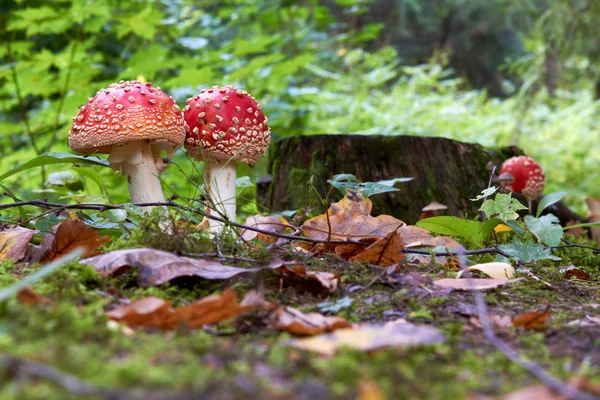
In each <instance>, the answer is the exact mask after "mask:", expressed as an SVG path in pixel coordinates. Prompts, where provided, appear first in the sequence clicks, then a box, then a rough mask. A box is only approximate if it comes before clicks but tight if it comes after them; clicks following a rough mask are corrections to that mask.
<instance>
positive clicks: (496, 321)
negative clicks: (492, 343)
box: [463, 314, 513, 330]
mask: <svg viewBox="0 0 600 400" xmlns="http://www.w3.org/2000/svg"><path fill="white" fill-rule="evenodd" d="M488 321H489V322H490V325H491V326H492V327H493V328H494V330H506V329H507V328H510V327H512V326H513V323H512V320H511V319H510V317H509V316H508V315H503V316H500V315H497V314H489V315H488ZM482 326H483V325H482V324H481V320H480V319H479V318H477V317H471V318H469V324H468V325H465V326H463V329H464V330H473V329H482Z"/></svg>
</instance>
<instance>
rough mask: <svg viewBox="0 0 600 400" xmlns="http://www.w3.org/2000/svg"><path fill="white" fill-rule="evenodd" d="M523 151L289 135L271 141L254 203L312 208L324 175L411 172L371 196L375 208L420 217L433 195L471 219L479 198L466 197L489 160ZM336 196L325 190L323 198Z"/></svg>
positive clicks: (481, 181)
mask: <svg viewBox="0 0 600 400" xmlns="http://www.w3.org/2000/svg"><path fill="white" fill-rule="evenodd" d="M519 154H522V152H521V151H520V150H519V149H518V148H516V147H507V148H502V149H495V150H486V149H484V148H483V147H482V146H480V145H477V144H472V143H463V142H459V141H455V140H450V139H444V138H433V137H420V136H363V135H314V136H297V137H289V138H285V139H282V140H279V141H277V142H274V143H272V144H271V149H270V152H269V167H268V168H269V174H270V178H269V177H266V178H262V179H260V180H259V184H258V188H257V201H258V203H259V204H261V205H263V206H264V207H266V208H267V209H270V210H275V211H283V210H295V209H299V208H306V207H317V206H318V205H319V201H318V196H317V195H316V193H315V191H314V190H312V189H311V188H310V184H309V181H311V178H312V185H313V186H314V188H315V189H316V190H317V191H318V193H319V195H320V196H321V197H322V198H326V196H327V192H328V191H329V189H330V187H331V186H330V185H329V184H328V183H327V180H328V179H331V177H332V176H333V175H335V174H342V173H344V174H353V175H355V176H356V177H357V178H358V180H359V181H361V182H376V181H380V180H384V179H385V180H387V179H392V178H400V177H413V178H414V179H413V180H412V181H410V182H405V183H396V187H398V188H400V191H399V192H392V193H385V194H379V195H376V196H373V197H372V198H371V200H373V214H374V215H379V214H389V215H393V216H395V217H397V218H399V219H401V220H403V221H405V222H407V223H414V222H416V221H417V220H418V219H419V214H420V212H421V208H423V207H424V206H426V205H427V204H429V203H430V202H432V201H437V202H440V203H443V204H445V205H446V206H448V213H447V214H449V215H456V216H461V217H467V218H471V217H475V216H476V215H477V212H478V211H477V210H478V208H479V207H480V206H481V202H480V201H479V202H472V201H470V200H469V199H470V198H474V197H475V196H477V195H478V194H479V193H480V192H481V191H482V190H483V189H485V188H487V186H488V181H489V179H490V171H489V170H488V169H487V165H488V163H489V162H490V161H492V162H493V163H494V164H495V165H497V166H498V167H500V165H501V164H502V162H503V161H504V160H505V159H507V158H509V157H512V156H514V155H519ZM341 197H342V196H341V194H340V193H339V192H338V191H337V190H336V189H333V190H332V191H331V195H330V197H329V202H333V201H337V200H338V199H340V198H341Z"/></svg>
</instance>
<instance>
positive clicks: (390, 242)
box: [350, 231, 406, 267]
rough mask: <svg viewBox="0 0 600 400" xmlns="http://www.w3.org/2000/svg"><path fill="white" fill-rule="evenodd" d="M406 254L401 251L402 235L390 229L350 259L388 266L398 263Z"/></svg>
mask: <svg viewBox="0 0 600 400" xmlns="http://www.w3.org/2000/svg"><path fill="white" fill-rule="evenodd" d="M405 258H406V255H405V254H404V253H403V252H402V236H400V235H399V234H398V231H392V232H390V233H388V234H387V235H385V237H383V238H381V239H379V240H378V241H377V242H375V243H373V244H372V245H371V246H369V247H367V248H366V249H365V251H363V252H362V253H360V254H358V255H356V256H354V257H352V258H351V259H350V261H367V262H369V263H370V264H375V265H381V266H384V267H389V266H390V265H394V264H400V262H402V260H404V259H405Z"/></svg>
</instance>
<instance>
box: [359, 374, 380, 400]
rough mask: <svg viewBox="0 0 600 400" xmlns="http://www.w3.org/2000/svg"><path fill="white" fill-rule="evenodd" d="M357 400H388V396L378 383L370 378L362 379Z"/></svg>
mask: <svg viewBox="0 0 600 400" xmlns="http://www.w3.org/2000/svg"><path fill="white" fill-rule="evenodd" d="M356 400H387V396H386V395H385V393H384V392H383V390H382V389H381V387H380V386H379V385H378V384H377V382H375V381H374V380H372V379H369V378H362V379H361V380H360V382H359V383H358V396H357V397H356Z"/></svg>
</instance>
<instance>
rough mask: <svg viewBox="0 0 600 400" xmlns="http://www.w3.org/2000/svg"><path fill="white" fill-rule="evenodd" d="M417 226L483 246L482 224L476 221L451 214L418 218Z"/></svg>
mask: <svg viewBox="0 0 600 400" xmlns="http://www.w3.org/2000/svg"><path fill="white" fill-rule="evenodd" d="M417 226H420V227H421V228H424V229H427V230H428V231H429V232H433V233H439V234H442V235H453V236H459V237H461V238H463V239H466V240H468V241H469V242H471V243H473V244H474V245H475V246H478V247H483V238H484V236H483V230H482V228H483V226H482V224H481V223H480V222H477V221H468V220H465V219H462V218H458V217H452V216H444V217H432V218H426V219H422V220H420V221H419V222H417ZM492 229H493V228H492Z"/></svg>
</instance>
